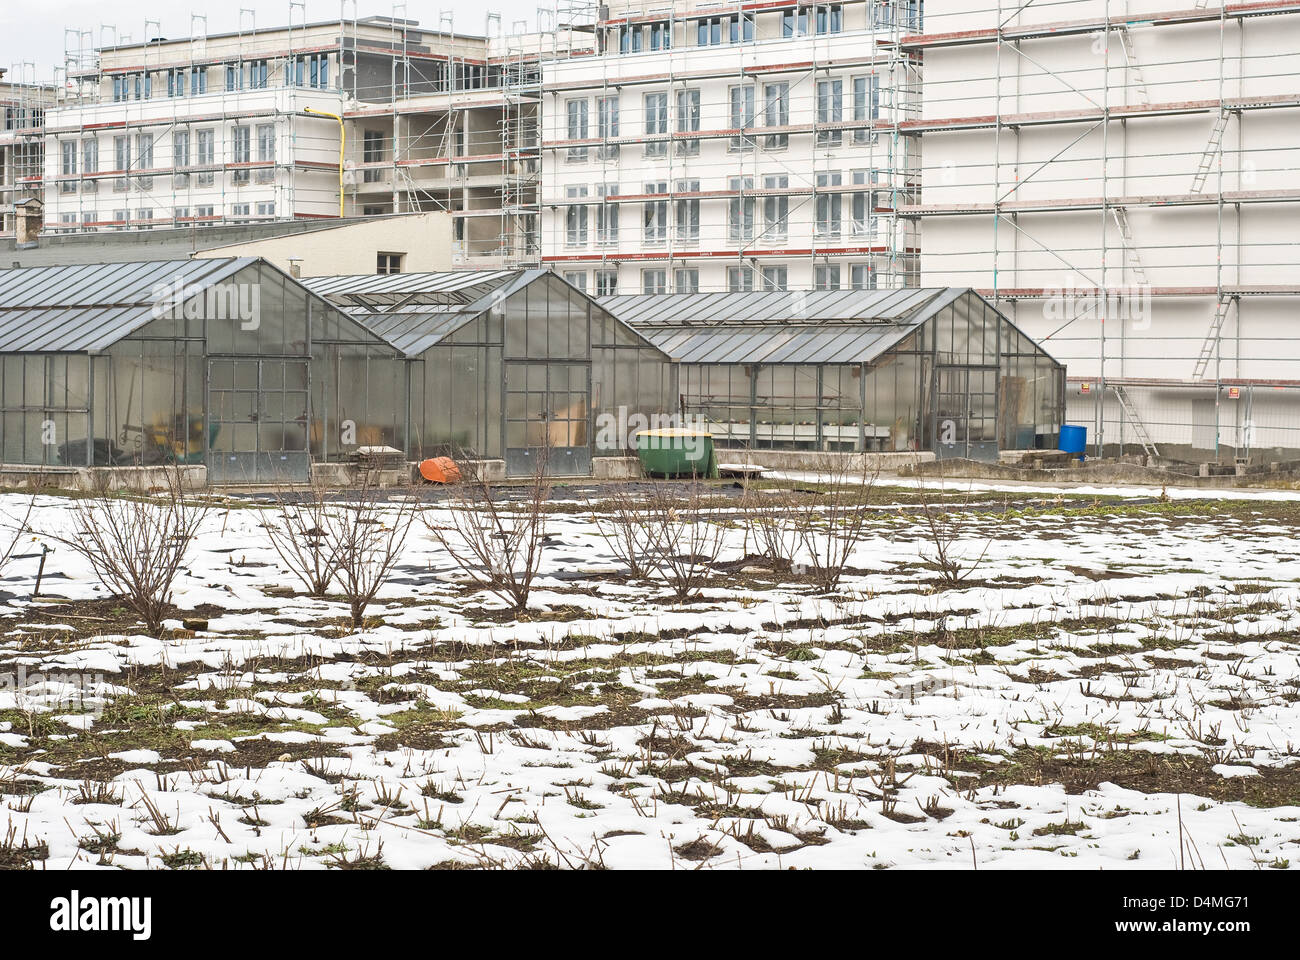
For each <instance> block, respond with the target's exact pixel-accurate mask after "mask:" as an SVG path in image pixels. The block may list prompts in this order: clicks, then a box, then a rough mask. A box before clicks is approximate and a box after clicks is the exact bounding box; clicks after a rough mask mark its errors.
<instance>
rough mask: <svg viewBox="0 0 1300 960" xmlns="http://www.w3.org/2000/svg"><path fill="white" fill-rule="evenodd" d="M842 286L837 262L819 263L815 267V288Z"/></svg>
mask: <svg viewBox="0 0 1300 960" xmlns="http://www.w3.org/2000/svg"><path fill="white" fill-rule="evenodd" d="M839 288H840V268H839V264H835V263H819V264H817V265H816V266H815V267H814V268H813V289H814V290H838V289H839Z"/></svg>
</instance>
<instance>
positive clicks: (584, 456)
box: [505, 360, 591, 477]
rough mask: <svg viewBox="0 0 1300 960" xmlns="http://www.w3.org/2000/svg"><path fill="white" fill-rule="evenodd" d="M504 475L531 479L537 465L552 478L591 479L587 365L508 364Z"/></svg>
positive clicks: (554, 362) (540, 362) (550, 362)
mask: <svg viewBox="0 0 1300 960" xmlns="http://www.w3.org/2000/svg"><path fill="white" fill-rule="evenodd" d="M505 368H506V383H505V393H506V403H505V410H506V476H510V477H530V476H532V475H533V472H534V471H535V470H536V469H537V464H538V462H539V461H544V462H545V464H546V472H547V473H548V474H550V475H551V476H555V477H586V476H590V475H591V442H590V438H589V432H590V431H589V429H588V426H589V424H588V421H589V418H590V412H591V365H590V364H587V363H559V362H556V361H549V360H539V361H508V362H507V363H506V364H505Z"/></svg>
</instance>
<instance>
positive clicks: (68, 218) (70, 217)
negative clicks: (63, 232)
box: [59, 213, 77, 227]
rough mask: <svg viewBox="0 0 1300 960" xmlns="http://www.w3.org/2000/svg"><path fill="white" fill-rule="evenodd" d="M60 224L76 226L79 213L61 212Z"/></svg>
mask: <svg viewBox="0 0 1300 960" xmlns="http://www.w3.org/2000/svg"><path fill="white" fill-rule="evenodd" d="M59 224H60V225H61V226H67V227H75V226H76V225H77V215H76V214H75V213H61V214H59Z"/></svg>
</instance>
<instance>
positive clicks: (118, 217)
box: [113, 210, 131, 230]
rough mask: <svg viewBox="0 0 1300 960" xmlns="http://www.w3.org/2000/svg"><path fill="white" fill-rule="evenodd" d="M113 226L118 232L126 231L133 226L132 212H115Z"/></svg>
mask: <svg viewBox="0 0 1300 960" xmlns="http://www.w3.org/2000/svg"><path fill="white" fill-rule="evenodd" d="M113 224H114V226H115V227H116V228H117V229H118V230H125V229H127V228H128V227H129V226H130V225H131V211H130V210H114V211H113Z"/></svg>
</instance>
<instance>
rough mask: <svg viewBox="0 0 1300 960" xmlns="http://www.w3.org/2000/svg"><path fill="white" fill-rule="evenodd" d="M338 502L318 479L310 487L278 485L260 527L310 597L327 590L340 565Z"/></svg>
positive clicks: (317, 595)
mask: <svg viewBox="0 0 1300 960" xmlns="http://www.w3.org/2000/svg"><path fill="white" fill-rule="evenodd" d="M339 513H340V506H339V504H338V503H337V502H332V501H331V499H330V495H329V490H328V489H327V488H326V487H325V485H324V484H322V483H321V482H320V481H319V480H316V479H315V478H313V479H312V481H311V485H310V487H309V488H308V489H307V490H305V491H303V490H298V489H293V490H291V489H289V488H277V489H276V491H275V510H274V511H273V512H271V514H270V516H268V517H267V520H266V523H264V524H263V529H265V530H266V534H267V539H269V540H270V541H271V546H272V547H273V548H274V549H275V552H276V553H277V554H278V555H279V557H280V559H281V560H282V561H283V562H284V565H285V567H286V568H288V570H289V572H290V573H292V574H293V576H294V577H295V578H296V579H297V580H298V581H299V582H301V583H302V585H303V588H304V589H305V590H306V591H307V593H308V594H309V595H311V596H313V597H323V596H325V595H326V594H327V593H329V589H330V585H331V584H332V583H333V582H334V578H335V575H336V574H337V573H338V569H339V549H340V534H341V532H342V531H343V528H344V527H345V526H346V525H345V524H341V523H340V522H339Z"/></svg>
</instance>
